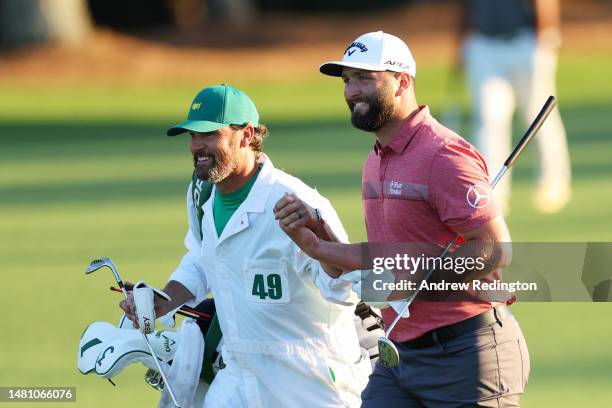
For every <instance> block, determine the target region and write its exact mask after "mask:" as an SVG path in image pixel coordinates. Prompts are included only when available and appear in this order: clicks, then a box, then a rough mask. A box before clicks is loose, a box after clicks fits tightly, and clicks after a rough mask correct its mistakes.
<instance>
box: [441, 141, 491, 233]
mask: <svg viewBox="0 0 612 408" xmlns="http://www.w3.org/2000/svg"><path fill="white" fill-rule="evenodd" d="M429 201H430V204H431V206H432V207H433V208H434V209H435V210H436V211H437V213H438V216H439V218H440V220H441V221H442V222H443V223H444V224H445V225H447V226H448V227H449V228H450V229H452V230H453V231H455V232H457V233H464V232H467V231H471V230H474V229H476V228H479V227H481V226H482V225H484V224H486V223H487V222H489V221H491V220H492V219H493V218H495V217H497V216H499V215H500V214H501V213H500V211H499V208H498V205H497V203H496V202H495V199H494V197H493V194H492V191H491V184H490V182H489V175H488V171H487V166H486V163H485V160H484V159H483V157H482V156H481V155H480V154H479V153H478V151H476V149H475V148H474V147H473V146H471V145H470V144H468V143H467V142H465V143H459V142H449V143H447V144H445V145H443V146H442V147H441V148H440V149H439V150H438V152H437V154H436V155H435V157H434V159H433V161H432V167H431V171H430V176H429Z"/></svg>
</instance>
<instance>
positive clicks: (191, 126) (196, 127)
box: [166, 120, 229, 136]
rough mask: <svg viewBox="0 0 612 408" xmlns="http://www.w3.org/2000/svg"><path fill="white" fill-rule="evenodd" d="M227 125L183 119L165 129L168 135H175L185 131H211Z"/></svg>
mask: <svg viewBox="0 0 612 408" xmlns="http://www.w3.org/2000/svg"><path fill="white" fill-rule="evenodd" d="M226 126H229V125H227V124H225V123H217V122H208V121H205V120H185V121H183V122H181V123H179V124H177V125H174V126H172V127H171V128H170V129H168V130H167V131H166V134H167V135H168V136H177V135H180V134H182V133H185V132H190V131H191V132H212V131H214V130H218V129H221V128H224V127H226Z"/></svg>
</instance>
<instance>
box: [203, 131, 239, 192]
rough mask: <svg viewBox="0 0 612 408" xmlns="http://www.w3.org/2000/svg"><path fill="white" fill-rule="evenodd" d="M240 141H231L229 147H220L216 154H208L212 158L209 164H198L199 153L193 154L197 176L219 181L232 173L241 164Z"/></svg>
mask: <svg viewBox="0 0 612 408" xmlns="http://www.w3.org/2000/svg"><path fill="white" fill-rule="evenodd" d="M239 151H240V149H239V148H238V141H236V142H231V141H230V146H229V149H223V148H219V149H217V151H216V152H215V153H214V154H207V156H208V157H210V158H211V159H212V163H211V164H209V165H199V164H198V154H194V155H193V163H194V167H195V173H196V177H197V178H199V179H200V180H206V181H208V182H210V183H218V182H220V181H223V180H225V179H226V178H227V177H228V176H229V175H231V174H232V173H233V172H234V170H236V168H237V167H238V164H239V160H240V158H239V155H238V153H239Z"/></svg>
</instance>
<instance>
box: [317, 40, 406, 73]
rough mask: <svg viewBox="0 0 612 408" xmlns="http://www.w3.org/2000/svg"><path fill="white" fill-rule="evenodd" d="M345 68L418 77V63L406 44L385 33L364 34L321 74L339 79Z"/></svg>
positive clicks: (323, 69)
mask: <svg viewBox="0 0 612 408" xmlns="http://www.w3.org/2000/svg"><path fill="white" fill-rule="evenodd" d="M343 67H351V68H358V69H365V70H368V71H393V72H407V73H408V74H410V76H412V77H415V76H416V62H415V61H414V58H413V57H412V53H411V52H410V49H409V48H408V46H407V45H406V43H405V42H403V41H402V40H400V39H399V38H397V37H396V36H394V35H391V34H387V33H383V32H382V31H376V32H374V33H367V34H363V35H362V36H360V37H359V38H357V39H356V40H355V41H353V42H352V43H351V44H350V45H349V46H348V47H347V49H346V50H345V51H344V56H343V57H342V61H330V62H326V63H324V64H322V65H321V66H320V67H319V71H321V73H322V74H325V75H330V76H336V77H339V76H341V75H342V68H343Z"/></svg>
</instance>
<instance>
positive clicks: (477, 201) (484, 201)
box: [465, 184, 491, 208]
mask: <svg viewBox="0 0 612 408" xmlns="http://www.w3.org/2000/svg"><path fill="white" fill-rule="evenodd" d="M465 198H466V200H467V203H468V204H469V205H470V207H472V208H485V207H486V206H487V205H489V202H490V201H491V189H490V188H489V187H488V186H485V185H482V184H474V185H473V186H472V187H470V189H469V190H468V192H467V194H466V196H465Z"/></svg>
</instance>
